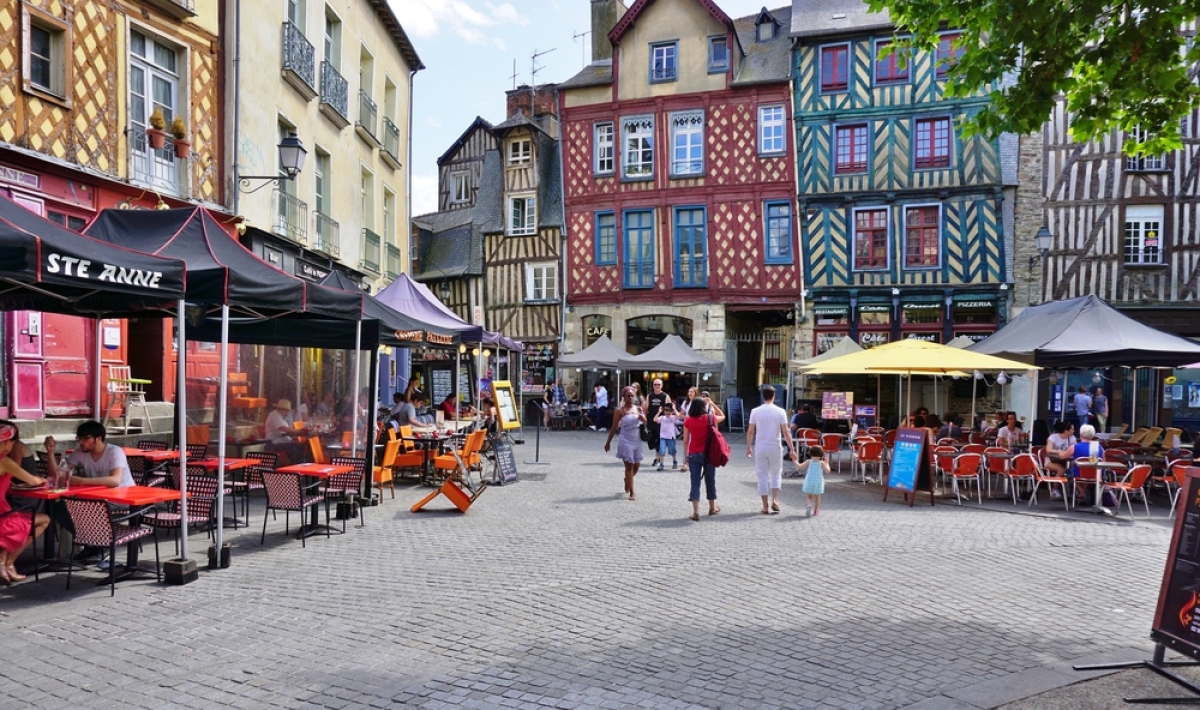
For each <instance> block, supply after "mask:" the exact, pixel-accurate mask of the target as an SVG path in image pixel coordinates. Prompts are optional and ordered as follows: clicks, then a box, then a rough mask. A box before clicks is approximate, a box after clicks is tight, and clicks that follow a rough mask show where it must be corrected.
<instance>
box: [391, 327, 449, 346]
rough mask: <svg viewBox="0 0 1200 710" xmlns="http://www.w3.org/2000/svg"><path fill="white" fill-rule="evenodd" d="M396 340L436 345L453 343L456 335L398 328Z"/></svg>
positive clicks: (395, 334) (395, 333)
mask: <svg viewBox="0 0 1200 710" xmlns="http://www.w3.org/2000/svg"><path fill="white" fill-rule="evenodd" d="M393 335H394V336H395V337H396V340H399V341H400V342H405V343H420V342H426V343H433V344H435V345H453V344H454V336H452V335H442V334H440V333H431V332H429V331H427V330H397V331H395V332H394V333H393Z"/></svg>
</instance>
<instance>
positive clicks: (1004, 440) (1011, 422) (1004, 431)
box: [996, 412, 1024, 449]
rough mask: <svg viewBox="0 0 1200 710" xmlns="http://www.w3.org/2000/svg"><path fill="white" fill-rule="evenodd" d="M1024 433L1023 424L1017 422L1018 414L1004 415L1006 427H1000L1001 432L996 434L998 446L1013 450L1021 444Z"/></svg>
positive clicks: (1007, 413)
mask: <svg viewBox="0 0 1200 710" xmlns="http://www.w3.org/2000/svg"><path fill="white" fill-rule="evenodd" d="M1023 434H1024V432H1022V431H1021V422H1020V421H1018V420H1017V414H1016V412H1005V413H1004V426H1002V427H1000V431H998V432H996V446H1001V447H1004V448H1008V449H1011V448H1012V447H1014V446H1016V445H1017V444H1019V443H1020V441H1021V438H1022V435H1023Z"/></svg>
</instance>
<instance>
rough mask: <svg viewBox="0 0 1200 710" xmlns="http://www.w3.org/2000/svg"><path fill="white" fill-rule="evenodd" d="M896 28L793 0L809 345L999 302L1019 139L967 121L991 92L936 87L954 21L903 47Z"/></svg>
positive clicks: (853, 0)
mask: <svg viewBox="0 0 1200 710" xmlns="http://www.w3.org/2000/svg"><path fill="white" fill-rule="evenodd" d="M895 33H896V30H895V27H894V25H893V24H892V23H891V21H890V19H889V18H888V16H887V15H886V14H879V13H870V12H868V10H867V5H866V3H864V2H861V0H796V1H795V2H794V3H793V13H792V36H793V37H794V38H795V49H794V55H793V56H794V61H795V67H794V72H795V82H794V86H795V111H796V114H795V125H796V136H797V137H796V141H797V144H798V146H799V154H800V161H799V172H798V178H797V183H798V184H797V191H798V197H799V209H800V214H801V216H802V220H801V241H802V244H803V253H804V267H805V279H806V287H807V292H806V299H805V300H806V307H807V309H808V312H807V313H806V316H807V318H806V321H807V323H806V325H805V327H804V330H803V331H802V336H801V337H802V340H804V341H807V343H806V348H810V350H808V355H812V354H818V353H821V352H823V351H825V350H827V349H828V348H830V347H832V346H833V344H835V343H836V342H837V341H838V340H839V339H841V338H844V337H851V338H854V339H855V341H856V342H858V343H859V344H860V345H862V346H863V347H872V346H875V345H879V344H882V343H887V342H890V341H893V340H896V339H898V338H921V339H925V340H930V341H933V342H939V343H944V342H947V341H949V340H950V339H951V338H954V337H956V336H959V335H966V336H969V337H972V338H975V339H981V338H983V337H986V335H987V334H989V333H991V332H993V331H994V330H995V329H996V328H997V327H998V326H1000V325H1001V324H1002V323H1003V322H1004V321H1005V319H1006V316H1007V309H1008V303H1009V299H1008V296H1009V289H1008V286H1009V284H1010V282H1011V257H1010V254H1011V251H1012V244H1011V240H1012V224H1013V217H1012V215H1013V197H1014V195H1015V192H1014V187H1013V186H1014V185H1015V183H1016V170H1015V168H1016V152H1017V141H1016V139H1015V137H1009V136H1004V137H1002V138H1000V139H998V140H988V139H986V138H981V137H975V138H965V137H964V136H963V135H962V132H961V122H962V120H963V119H964V118H965V117H967V116H970V115H971V114H972V112H974V111H977V110H978V109H979V108H980V107H982V106H983V105H984V102H985V101H986V100H987V99H986V92H984V91H980V92H978V93H977V94H976V95H974V96H970V97H965V98H953V99H952V98H949V97H947V96H945V94H944V88H945V81H944V78H945V68H946V66H947V65H948V63H950V62H953V61H954V57H955V56H956V55H957V54H958V53H959V52H961V51H962V48H961V47H959V46H958V45H957V44H956V42H955V41H956V39H957V37H958V35H957V33H955V32H954V31H953V30H947V31H946V32H944V33H943V34H942V38H941V44H940V46H939V48H938V50H937V51H936V52H934V53H927V52H916V53H915V54H912V55H911V56H907V57H904V56H902V55H901V54H900V53H899V52H895V53H891V54H888V53H887V52H886V51H884V50H885V49H886V47H887V45H888V44H889V43H890V42H892V41H894V39H895V37H896V35H895Z"/></svg>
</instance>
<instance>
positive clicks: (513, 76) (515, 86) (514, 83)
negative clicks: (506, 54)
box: [508, 57, 517, 90]
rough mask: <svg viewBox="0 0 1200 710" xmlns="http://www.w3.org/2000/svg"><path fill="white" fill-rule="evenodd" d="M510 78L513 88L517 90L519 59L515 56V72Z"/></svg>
mask: <svg viewBox="0 0 1200 710" xmlns="http://www.w3.org/2000/svg"><path fill="white" fill-rule="evenodd" d="M508 78H509V79H512V82H513V89H514V90H515V89H516V88H517V60H516V58H515V57H514V58H513V73H512V76H510V77H508Z"/></svg>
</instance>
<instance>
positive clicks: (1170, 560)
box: [1150, 467, 1200, 658]
mask: <svg viewBox="0 0 1200 710" xmlns="http://www.w3.org/2000/svg"><path fill="white" fill-rule="evenodd" d="M1178 505H1179V510H1178V511H1177V512H1176V515H1175V530H1174V532H1173V533H1172V535H1171V547H1170V548H1169V549H1168V551H1167V567H1166V569H1165V570H1164V571H1163V580H1162V586H1161V588H1160V589H1159V592H1158V606H1156V607H1155V610H1154V624H1153V625H1152V626H1151V627H1150V638H1151V639H1153V640H1155V641H1157V642H1158V643H1161V644H1163V645H1164V646H1167V647H1169V648H1171V649H1172V650H1174V651H1178V652H1179V653H1186V654H1187V655H1189V656H1191V657H1193V658H1200V614H1198V613H1197V609H1198V608H1200V468H1194V467H1193V468H1188V470H1187V477H1186V478H1185V479H1184V484H1183V490H1182V491H1180V492H1179V503H1178Z"/></svg>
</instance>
